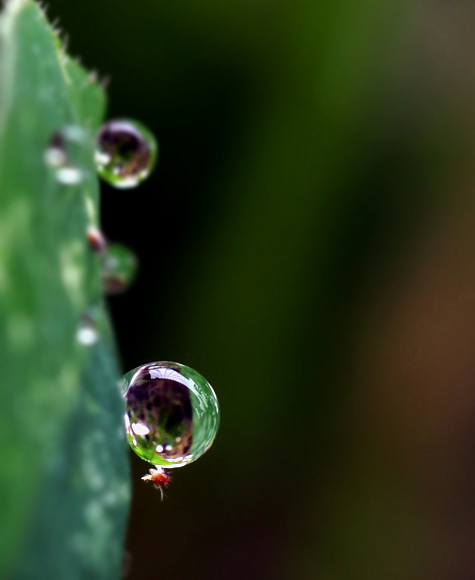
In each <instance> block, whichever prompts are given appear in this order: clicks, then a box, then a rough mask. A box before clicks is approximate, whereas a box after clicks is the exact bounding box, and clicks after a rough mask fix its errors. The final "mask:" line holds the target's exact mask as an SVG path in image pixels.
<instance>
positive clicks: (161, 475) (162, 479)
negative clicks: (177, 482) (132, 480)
mask: <svg viewBox="0 0 475 580" xmlns="http://www.w3.org/2000/svg"><path fill="white" fill-rule="evenodd" d="M142 479H143V480H144V481H153V483H154V484H155V487H156V488H157V489H159V490H160V493H161V495H162V499H163V488H164V487H166V486H167V485H168V482H169V481H170V476H169V475H168V473H167V472H166V471H165V470H164V469H163V467H160V466H158V465H157V466H156V469H153V467H152V469H150V473H147V475H144V476H143V477H142Z"/></svg>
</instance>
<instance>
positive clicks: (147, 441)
mask: <svg viewBox="0 0 475 580" xmlns="http://www.w3.org/2000/svg"><path fill="white" fill-rule="evenodd" d="M122 384H123V390H124V397H125V401H126V406H127V412H126V415H125V426H126V431H127V439H128V441H129V444H130V446H131V447H132V449H133V450H134V451H135V453H137V455H138V456H139V457H141V458H142V459H144V460H145V461H149V462H150V463H152V464H153V465H156V466H158V465H161V466H162V467H167V468H171V467H181V466H183V465H186V464H187V463H190V462H191V461H195V460H196V459H198V457H200V456H201V455H203V453H205V451H207V450H208V449H209V448H210V447H211V444H212V443H213V440H214V438H215V436H216V433H217V431H218V426H219V408H218V400H217V398H216V395H215V393H214V391H213V389H212V387H211V385H210V384H209V383H208V381H207V380H206V379H205V378H204V377H202V376H201V375H200V374H199V373H197V372H196V371H194V370H193V369H191V368H189V367H187V366H185V365H182V364H179V363H173V362H154V363H150V364H146V365H143V366H141V367H137V368H136V369H133V370H132V371H130V372H128V373H127V374H126V375H124V378H123V380H122Z"/></svg>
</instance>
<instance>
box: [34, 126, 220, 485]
mask: <svg viewBox="0 0 475 580" xmlns="http://www.w3.org/2000/svg"><path fill="white" fill-rule="evenodd" d="M89 139H90V138H89V135H88V134H87V132H86V131H84V130H83V129H81V128H80V127H77V126H73V125H72V126H66V127H63V128H61V129H60V130H58V131H56V132H55V133H54V134H53V136H52V137H51V139H50V142H49V144H48V146H47V148H46V151H45V153H44V161H45V163H46V165H47V166H48V167H49V168H50V169H51V170H52V172H53V175H54V176H55V178H56V180H57V181H58V182H59V183H60V184H62V185H65V186H77V185H79V184H81V183H83V182H84V181H85V180H87V178H88V176H89V175H90V173H91V169H90V167H91V166H92V163H91V160H90V159H88V152H89V151H90V150H91V148H90V140H89ZM157 155H158V145H157V142H156V140H155V138H154V136H153V135H152V133H151V132H150V131H149V130H148V129H147V128H146V127H144V126H143V125H142V124H141V123H138V122H137V121H133V120H130V119H120V120H112V121H109V122H108V123H105V124H104V125H103V126H102V127H101V128H100V129H99V131H98V133H97V136H96V143H95V153H94V163H95V167H96V171H97V173H98V174H99V175H100V176H101V177H102V178H103V179H104V180H105V181H106V182H107V183H109V184H110V185H112V186H113V187H116V188H119V189H126V188H131V187H136V186H137V185H138V184H139V183H141V182H142V181H143V180H144V179H146V178H147V177H148V176H149V174H150V172H151V171H152V169H153V167H154V165H155V163H156V160H157ZM87 240H88V243H89V246H90V248H91V249H92V250H93V251H95V252H97V253H98V254H99V256H100V260H101V278H102V284H103V288H104V290H105V291H106V292H107V293H109V294H119V293H122V292H124V291H125V290H127V288H128V287H129V286H130V284H131V283H132V282H133V280H134V278H135V276H136V272H137V258H136V256H135V254H134V253H133V252H132V251H131V250H130V249H129V248H127V247H126V246H124V245H123V244H111V243H109V242H108V241H107V240H106V238H105V236H104V235H103V233H102V232H101V230H100V229H99V228H98V227H96V226H95V225H90V226H89V228H88V230H87ZM100 312H101V311H100V309H99V308H97V307H93V308H89V309H88V310H87V311H86V312H85V313H84V314H83V316H82V317H81V320H80V323H79V328H78V331H77V334H76V338H77V340H78V342H79V343H80V344H82V345H84V346H92V345H94V344H95V343H96V342H97V341H98V339H99V332H98V321H99V318H100ZM122 386H123V395H124V399H125V403H126V413H125V428H126V433H127V439H128V442H129V444H130V447H131V448H132V449H133V451H135V453H136V454H137V455H138V456H139V457H141V458H142V459H144V460H145V461H147V462H149V463H151V464H152V465H153V466H154V467H153V468H152V469H150V472H149V474H147V475H145V476H144V477H143V478H142V479H143V480H145V481H152V482H154V483H155V485H156V486H157V487H158V488H159V489H160V491H162V489H163V487H164V486H165V485H167V483H168V481H169V475H168V473H167V471H166V470H167V469H170V468H177V467H182V466H183V465H186V464H188V463H190V462H192V461H195V460H196V459H198V457H200V456H201V455H203V453H205V452H206V451H207V450H208V449H209V448H210V446H211V445H212V443H213V440H214V438H215V436H216V433H217V430H218V426H219V408H218V401H217V398H216V395H215V393H214V391H213V389H212V387H211V385H210V384H209V383H208V381H207V380H206V379H205V378H204V377H203V376H202V375H200V374H199V373H197V372H196V371H194V370H193V369H191V368H190V367H187V366H185V365H182V364H179V363H172V362H153V363H149V364H146V365H143V366H140V367H137V368H135V369H133V370H131V371H130V372H128V373H126V374H125V375H124V377H123V379H122Z"/></svg>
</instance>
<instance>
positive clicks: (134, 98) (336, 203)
mask: <svg viewBox="0 0 475 580" xmlns="http://www.w3.org/2000/svg"><path fill="white" fill-rule="evenodd" d="M48 4H49V5H50V9H49V15H50V17H51V18H55V17H59V19H60V25H61V26H62V27H63V28H64V30H65V31H67V32H68V34H69V35H70V43H69V46H70V51H71V52H72V53H73V54H77V55H80V56H81V59H82V61H83V62H84V63H85V65H86V66H88V67H90V68H96V69H97V70H98V71H99V72H100V74H101V75H102V76H110V78H111V84H110V87H109V98H110V104H109V105H110V106H109V113H108V117H109V118H116V117H124V116H125V117H133V118H137V119H139V120H140V121H142V122H143V123H145V124H146V125H148V126H149V127H150V128H151V130H152V131H153V132H154V133H155V134H156V136H157V138H158V139H159V142H160V147H161V155H160V160H159V164H158V166H157V169H156V171H155V172H154V174H153V176H152V177H151V178H150V179H149V181H148V182H146V183H145V184H143V185H142V186H140V187H139V188H137V189H136V190H129V191H119V190H113V189H111V188H110V187H108V186H107V185H104V186H103V205H102V212H103V227H104V232H105V234H106V236H107V237H108V238H109V239H110V240H113V241H121V242H124V243H126V244H128V245H129V246H130V247H131V248H132V249H133V250H134V251H135V252H136V253H137V254H138V256H139V257H140V266H141V267H140V274H139V277H138V279H137V282H136V284H135V285H134V286H133V288H131V289H130V291H129V292H128V293H127V294H125V295H124V296H120V297H114V298H111V299H110V308H111V311H112V315H113V319H114V324H115V327H116V330H117V338H118V344H119V347H120V352H121V356H122V361H123V368H124V371H128V370H130V369H132V368H133V367H136V366H138V365H140V364H143V363H145V362H149V361H152V360H175V361H179V362H182V363H184V364H187V365H189V366H191V367H193V368H195V369H197V370H198V371H199V372H201V373H202V374H204V375H205V376H206V377H207V378H208V380H209V381H210V382H211V384H212V385H213V386H214V387H215V390H216V392H217V394H218V397H219V401H220V404H221V428H220V432H219V434H218V437H217V439H216V442H215V445H214V446H213V448H212V449H211V451H210V452H209V453H207V454H206V455H205V456H204V457H203V458H201V459H200V460H199V461H197V462H196V463H193V464H191V465H190V466H187V467H186V468H185V469H179V470H176V471H173V472H172V476H173V481H172V484H171V485H170V486H169V488H168V490H167V491H166V498H165V500H164V501H163V502H161V501H160V496H159V494H158V493H157V492H156V490H154V489H153V486H147V485H145V484H143V482H142V481H141V480H140V476H142V475H143V474H144V473H145V472H146V471H147V469H148V466H147V465H146V464H145V463H144V462H142V461H141V460H139V459H138V458H136V457H132V453H131V461H132V467H133V486H134V495H133V502H132V511H131V517H130V527H129V535H128V541H127V554H128V556H127V563H128V568H129V572H128V576H127V578H128V579H130V580H139V579H140V580H146V579H155V578H157V579H158V578H173V579H174V580H189V579H192V580H205V579H206V580H235V579H236V580H237V579H248V580H254V579H256V580H268V579H269V580H271V579H272V580H290V579H292V580H346V579H348V580H349V579H352V580H355V579H356V580H359V579H362V580H363V579H364V580H372V579H374V580H381V579H384V580H392V579H394V580H413V579H414V580H449V579H450V580H454V579H456V580H458V579H460V580H469V579H473V578H475V187H474V186H475V167H474V163H473V158H474V152H475V24H474V23H475V7H474V5H473V3H472V2H468V1H466V0H451V2H447V1H444V0H411V1H406V0H403V1H400V0H398V1H396V0H393V1H388V2H378V1H376V0H332V1H330V0H325V1H323V0H297V1H295V0H292V1H291V0H282V1H279V2H270V1H268V0H239V1H233V0H231V1H229V0H226V1H225V0H193V2H188V1H186V0H176V1H173V2H169V1H166V0H134V2H130V1H125V0H94V1H91V0H89V1H87V0H84V1H83V2H71V1H70V0H49V2H48Z"/></svg>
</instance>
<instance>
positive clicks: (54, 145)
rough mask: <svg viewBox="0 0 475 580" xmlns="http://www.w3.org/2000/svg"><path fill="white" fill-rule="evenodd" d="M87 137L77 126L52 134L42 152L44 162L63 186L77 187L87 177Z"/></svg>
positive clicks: (67, 127)
mask: <svg viewBox="0 0 475 580" xmlns="http://www.w3.org/2000/svg"><path fill="white" fill-rule="evenodd" d="M88 152H89V148H88V136H87V133H86V132H85V131H84V130H83V129H81V127H78V126H77V125H68V126H66V127H63V128H62V129H60V130H59V131H56V132H55V133H53V135H52V137H51V139H50V142H49V144H48V147H47V148H46V150H45V152H44V161H45V163H46V165H48V167H51V168H52V169H53V171H54V174H55V176H56V179H57V180H58V181H59V182H60V183H62V184H64V185H77V184H79V183H81V182H82V181H83V180H84V178H85V177H86V175H87V170H86V168H87V164H88V160H87V155H88Z"/></svg>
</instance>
